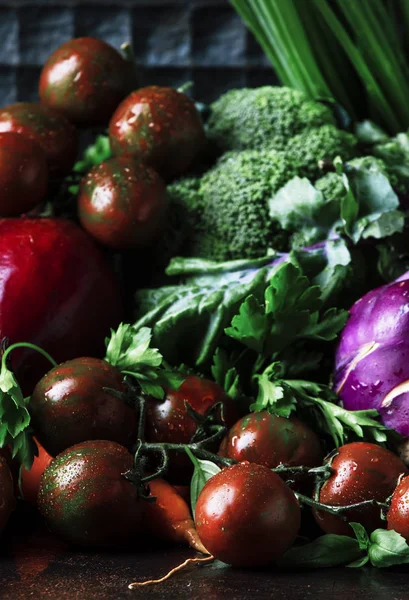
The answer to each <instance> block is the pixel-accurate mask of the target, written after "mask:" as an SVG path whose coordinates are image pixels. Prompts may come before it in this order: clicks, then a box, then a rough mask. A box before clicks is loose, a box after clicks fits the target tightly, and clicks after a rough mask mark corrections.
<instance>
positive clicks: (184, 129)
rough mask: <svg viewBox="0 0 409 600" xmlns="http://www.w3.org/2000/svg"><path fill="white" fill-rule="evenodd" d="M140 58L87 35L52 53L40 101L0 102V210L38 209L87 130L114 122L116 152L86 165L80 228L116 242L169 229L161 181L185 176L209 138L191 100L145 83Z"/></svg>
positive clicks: (140, 242)
mask: <svg viewBox="0 0 409 600" xmlns="http://www.w3.org/2000/svg"><path fill="white" fill-rule="evenodd" d="M137 79H138V78H137V75H136V68H135V65H134V64H133V62H132V61H131V60H129V57H126V56H123V55H122V54H121V53H119V52H118V51H117V50H115V49H114V48H113V47H112V46H110V45H109V44H107V43H105V42H103V41H101V40H97V39H94V38H89V37H83V38H76V39H73V40H70V41H68V42H66V43H64V44H62V45H61V46H60V47H59V48H57V50H56V51H55V52H54V53H53V54H52V55H51V56H50V57H49V59H48V60H47V61H46V63H45V65H44V67H43V69H42V72H41V75H40V81H39V96H40V102H19V103H16V104H12V105H9V106H6V107H3V108H0V217H9V216H20V215H22V214H25V213H27V212H30V211H33V210H34V211H38V210H41V206H42V205H43V204H44V203H45V202H46V200H48V201H49V202H51V204H52V202H53V200H54V196H55V194H56V193H62V191H64V189H65V187H64V186H65V185H66V184H65V183H64V179H63V178H65V177H66V176H67V175H70V177H71V175H72V169H73V166H74V163H75V160H76V157H77V153H78V133H79V132H81V130H82V129H83V128H86V127H95V126H100V127H104V128H107V127H108V125H109V137H110V146H111V151H112V155H113V157H112V158H111V159H109V160H107V161H104V162H103V163H102V164H100V165H99V166H98V167H96V168H94V169H92V170H91V171H90V172H89V173H85V176H84V178H83V181H82V183H81V186H80V193H79V197H78V203H77V213H78V218H79V221H80V223H81V225H82V226H83V228H84V229H85V230H86V231H87V232H88V233H89V234H90V235H91V236H92V237H93V238H95V240H96V241H97V242H98V243H100V244H101V245H103V246H108V247H109V248H113V249H115V250H124V249H130V248H134V249H138V250H139V249H141V248H147V247H152V246H153V245H154V243H155V242H156V241H157V239H158V237H159V236H160V235H161V233H162V232H163V231H164V228H165V222H166V219H167V217H168V211H169V207H168V201H167V194H166V186H165V183H164V180H166V181H167V180H169V179H172V178H175V177H177V176H180V175H182V174H183V173H184V172H185V171H187V170H188V169H189V167H191V165H192V164H193V163H194V162H195V160H196V159H197V158H198V157H199V155H200V154H201V152H202V150H203V148H204V145H205V134H204V129H203V124H202V121H201V118H200V115H199V113H198V111H197V110H196V107H195V104H194V103H193V102H192V100H190V98H188V96H186V95H185V94H183V93H182V92H179V91H177V90H175V89H172V88H168V87H158V86H150V87H145V88H139V86H138V80H137Z"/></svg>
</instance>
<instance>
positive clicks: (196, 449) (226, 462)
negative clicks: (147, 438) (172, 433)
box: [143, 438, 237, 467]
mask: <svg viewBox="0 0 409 600" xmlns="http://www.w3.org/2000/svg"><path fill="white" fill-rule="evenodd" d="M209 439H210V438H209ZM208 441H209V440H206V442H208ZM201 443H202V442H198V443H195V444H171V443H166V442H164V443H157V444H156V443H154V442H147V443H145V444H144V445H143V447H144V450H148V451H150V452H163V450H166V451H179V452H182V451H184V452H186V449H189V450H191V451H192V452H193V453H194V455H195V456H197V457H198V458H201V459H202V460H210V461H212V462H214V463H216V464H219V465H221V466H223V467H231V466H232V465H235V464H237V461H236V460H233V459H232V458H225V457H224V456H219V455H218V454H214V453H213V452H209V451H208V450H206V449H205V448H203V447H202V446H201Z"/></svg>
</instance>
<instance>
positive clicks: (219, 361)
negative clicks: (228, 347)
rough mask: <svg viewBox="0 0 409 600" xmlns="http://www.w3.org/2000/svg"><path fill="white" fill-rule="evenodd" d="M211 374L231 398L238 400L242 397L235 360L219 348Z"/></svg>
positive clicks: (214, 357)
mask: <svg viewBox="0 0 409 600" xmlns="http://www.w3.org/2000/svg"><path fill="white" fill-rule="evenodd" d="M211 373H212V376H213V379H214V380H215V382H216V383H218V384H219V385H220V386H221V387H222V388H223V389H224V391H225V392H226V394H227V395H228V396H230V398H232V399H233V400H238V399H239V398H240V397H241V396H242V391H241V389H240V383H239V374H238V371H237V369H236V367H235V366H234V360H232V357H229V356H228V354H227V352H226V351H225V350H223V349H222V348H217V350H216V352H215V353H214V356H213V365H212V367H211Z"/></svg>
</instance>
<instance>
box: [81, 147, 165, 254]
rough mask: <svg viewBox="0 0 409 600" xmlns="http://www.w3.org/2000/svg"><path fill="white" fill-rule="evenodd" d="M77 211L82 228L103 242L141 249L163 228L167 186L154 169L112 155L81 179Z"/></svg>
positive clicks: (113, 245)
mask: <svg viewBox="0 0 409 600" xmlns="http://www.w3.org/2000/svg"><path fill="white" fill-rule="evenodd" d="M78 213H79V218H80V221H81V224H82V226H83V227H84V229H86V231H87V232H88V233H90V234H91V235H92V236H93V237H94V238H95V239H96V240H98V241H99V242H101V243H102V244H104V245H106V246H110V247H111V248H115V249H117V250H122V249H126V248H144V247H147V246H149V245H151V244H152V243H153V242H154V241H155V240H156V239H157V238H158V237H159V235H160V233H161V232H162V231H163V229H164V227H165V217H166V213H167V195H166V186H165V183H164V182H163V180H162V178H161V177H160V176H159V175H158V174H157V173H156V171H154V170H153V169H151V168H150V167H146V166H145V165H142V164H138V163H137V162H136V161H135V160H134V159H133V158H131V157H127V156H119V157H115V158H111V159H109V160H107V161H106V162H103V163H101V164H100V165H97V166H95V167H93V168H92V169H91V171H90V172H89V173H87V175H85V177H84V178H83V180H82V182H81V187H80V193H79V196H78Z"/></svg>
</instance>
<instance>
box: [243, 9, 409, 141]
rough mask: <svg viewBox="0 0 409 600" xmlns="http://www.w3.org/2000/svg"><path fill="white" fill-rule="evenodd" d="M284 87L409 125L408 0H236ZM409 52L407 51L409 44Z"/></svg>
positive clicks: (393, 128)
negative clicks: (403, 34)
mask: <svg viewBox="0 0 409 600" xmlns="http://www.w3.org/2000/svg"><path fill="white" fill-rule="evenodd" d="M231 3H232V4H233V6H234V7H235V9H236V10H237V12H238V13H239V14H240V16H241V17H242V19H243V21H244V22H245V23H246V24H247V26H248V27H249V29H250V30H251V31H252V33H253V34H254V36H255V38H256V39H257V40H258V42H259V43H260V45H261V46H262V48H263V50H264V52H265V53H266V56H267V57H268V59H269V60H270V62H271V64H272V66H273V68H274V69H275V71H276V73H277V76H278V77H279V79H280V81H281V82H282V83H283V84H284V85H288V86H290V87H294V88H296V89H300V90H302V91H304V92H305V93H306V94H308V95H309V96H310V97H312V98H323V97H324V98H334V99H335V100H336V101H337V102H339V103H340V104H341V105H342V106H343V107H344V108H345V109H346V110H347V111H348V112H349V114H350V115H351V117H353V118H362V117H370V118H372V119H374V120H376V121H377V122H378V123H379V124H380V125H382V126H384V127H385V128H386V129H388V130H389V131H390V133H396V132H398V131H402V130H404V129H407V128H408V126H409V101H408V99H409V63H408V59H407V57H406V56H407V54H406V53H405V44H407V41H406V39H403V38H404V37H405V36H402V31H401V28H402V26H403V28H404V29H406V32H409V0H231ZM406 49H407V48H406Z"/></svg>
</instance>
